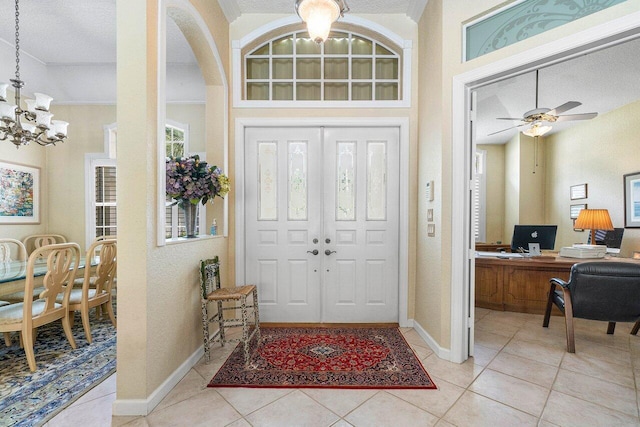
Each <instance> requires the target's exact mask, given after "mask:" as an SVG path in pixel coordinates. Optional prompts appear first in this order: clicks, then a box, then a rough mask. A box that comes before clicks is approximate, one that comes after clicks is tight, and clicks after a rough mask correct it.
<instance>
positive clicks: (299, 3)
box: [296, 0, 349, 43]
mask: <svg viewBox="0 0 640 427" xmlns="http://www.w3.org/2000/svg"><path fill="white" fill-rule="evenodd" d="M348 11H349V7H348V6H347V4H346V3H345V2H344V0H296V13H297V14H298V16H299V17H300V18H301V19H302V20H303V21H304V22H306V24H307V30H308V31H309V37H311V39H312V40H313V41H315V42H316V43H323V42H324V41H325V40H327V37H329V31H331V24H333V23H334V22H335V21H336V20H337V19H338V18H339V17H340V16H344V13H345V12H348Z"/></svg>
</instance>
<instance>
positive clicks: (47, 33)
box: [0, 0, 195, 80]
mask: <svg viewBox="0 0 640 427" xmlns="http://www.w3.org/2000/svg"><path fill="white" fill-rule="evenodd" d="M167 32H168V34H167V54H168V60H169V62H182V63H195V57H194V56H193V53H192V52H191V49H190V48H189V46H188V44H187V42H186V40H185V38H184V37H183V36H182V34H181V33H180V31H179V30H178V28H177V26H176V25H175V24H174V23H173V21H171V20H168V22H167ZM2 41H4V42H5V43H7V44H9V45H10V46H15V4H14V2H13V1H11V0H1V1H0V42H2ZM20 48H21V50H22V51H23V52H24V53H26V54H28V55H31V56H33V57H35V58H36V59H37V60H39V61H41V62H44V63H45V64H85V63H115V62H116V0H46V1H43V0H21V1H20ZM0 78H1V79H2V80H4V77H3V76H0Z"/></svg>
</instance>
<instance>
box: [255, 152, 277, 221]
mask: <svg viewBox="0 0 640 427" xmlns="http://www.w3.org/2000/svg"><path fill="white" fill-rule="evenodd" d="M258 188H259V189H260V190H259V192H258V193H259V195H258V219H259V220H262V221H273V220H277V219H278V146H277V143H276V142H275V141H274V142H260V143H259V144H258Z"/></svg>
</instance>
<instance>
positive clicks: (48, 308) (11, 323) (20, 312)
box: [0, 243, 80, 372]
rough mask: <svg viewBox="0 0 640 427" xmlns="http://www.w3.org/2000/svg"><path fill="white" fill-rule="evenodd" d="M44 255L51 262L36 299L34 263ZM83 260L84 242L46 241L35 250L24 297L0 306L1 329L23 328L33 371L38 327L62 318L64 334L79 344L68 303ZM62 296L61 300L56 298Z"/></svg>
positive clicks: (25, 345)
mask: <svg viewBox="0 0 640 427" xmlns="http://www.w3.org/2000/svg"><path fill="white" fill-rule="evenodd" d="M41 257H44V258H45V259H46V262H47V273H46V274H45V276H44V280H43V285H44V288H45V290H44V291H43V292H42V294H41V295H40V298H38V299H37V300H35V301H34V300H33V298H31V295H32V293H33V287H34V265H35V263H36V260H37V259H38V258H41ZM79 262H80V246H78V245H77V244H76V243H59V244H55V245H46V246H43V247H41V248H39V249H37V250H35V251H33V253H31V255H29V260H28V261H27V273H26V278H25V293H24V295H25V297H24V301H23V302H21V303H18V304H11V305H6V306H3V307H0V332H14V331H17V332H20V336H21V338H22V345H23V347H24V351H25V353H26V356H27V362H28V363H29V369H31V371H32V372H34V371H35V370H36V359H35V355H34V352H33V343H34V333H35V329H36V328H38V327H40V326H43V325H46V324H48V323H52V322H55V321H56V320H61V321H62V328H63V330H64V334H65V335H66V337H67V340H68V341H69V344H71V348H74V349H75V348H76V342H75V340H74V339H73V334H72V333H71V323H70V315H69V309H68V307H67V306H68V303H69V295H70V293H71V290H72V288H73V279H74V278H75V276H76V273H77V271H78V263H79ZM59 296H60V300H61V302H60V303H58V302H56V299H57V298H58V297H59Z"/></svg>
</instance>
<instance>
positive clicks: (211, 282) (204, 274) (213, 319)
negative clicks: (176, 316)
mask: <svg viewBox="0 0 640 427" xmlns="http://www.w3.org/2000/svg"><path fill="white" fill-rule="evenodd" d="M200 287H201V302H202V331H203V334H204V357H205V361H206V362H207V363H209V360H210V358H211V355H210V351H209V347H210V345H211V343H215V342H220V345H221V346H222V347H224V345H225V343H227V342H232V341H240V342H242V344H243V346H244V360H245V363H247V362H248V361H249V343H250V342H251V340H252V339H253V337H254V336H256V337H257V340H258V341H259V340H260V315H259V311H258V290H257V288H256V286H255V285H244V286H236V287H232V288H223V287H221V283H220V263H219V259H218V257H217V256H216V257H214V258H212V259H207V260H204V261H200ZM249 296H251V297H252V298H253V302H252V303H253V305H249V306H248V305H247V298H248V297H249ZM212 302H215V303H216V305H217V311H216V313H215V314H213V315H211V314H210V313H209V306H210V303H212ZM230 302H231V303H234V304H233V305H232V306H228V305H227V306H225V303H230ZM238 303H239V304H240V306H239V307H238ZM238 309H239V310H240V317H237V314H236V315H235V316H232V318H225V317H224V312H225V311H231V310H233V311H237V310H238ZM249 310H251V311H253V324H250V323H249V315H248V311H249ZM211 323H217V324H218V330H217V331H216V332H215V333H213V334H210V333H209V325H210V324H211ZM252 326H253V330H251V331H250V329H251V328H252ZM233 327H236V328H237V327H242V337H241V338H239V339H227V335H226V328H233Z"/></svg>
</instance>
